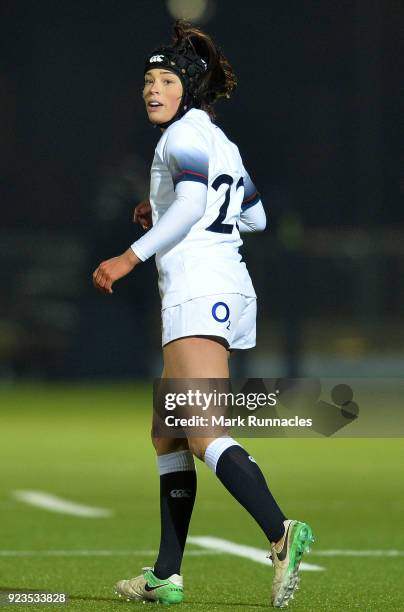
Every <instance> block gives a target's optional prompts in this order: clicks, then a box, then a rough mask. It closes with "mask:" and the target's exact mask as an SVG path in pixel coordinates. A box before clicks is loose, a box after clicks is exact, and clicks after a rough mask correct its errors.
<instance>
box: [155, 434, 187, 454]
mask: <svg viewBox="0 0 404 612" xmlns="http://www.w3.org/2000/svg"><path fill="white" fill-rule="evenodd" d="M151 439H152V444H153V446H154V449H155V451H156V453H157V455H167V454H168V453H175V452H176V451H180V450H188V442H187V440H186V439H181V438H159V437H157V436H155V435H153V433H152V435H151Z"/></svg>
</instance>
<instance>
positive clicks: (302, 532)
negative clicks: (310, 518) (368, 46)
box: [270, 520, 314, 608]
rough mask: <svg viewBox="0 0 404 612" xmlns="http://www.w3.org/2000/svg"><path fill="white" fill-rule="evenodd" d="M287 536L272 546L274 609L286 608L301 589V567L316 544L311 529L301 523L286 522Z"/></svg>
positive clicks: (272, 600)
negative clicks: (313, 543)
mask: <svg viewBox="0 0 404 612" xmlns="http://www.w3.org/2000/svg"><path fill="white" fill-rule="evenodd" d="M284 525H285V534H284V536H283V538H282V539H281V540H280V541H279V542H277V543H276V544H272V545H271V554H270V558H271V559H272V564H273V566H274V572H275V574H274V578H273V582H272V596H271V602H272V605H273V607H274V608H286V606H287V605H288V603H289V600H290V599H293V594H294V592H295V591H296V590H297V589H298V588H299V581H300V578H299V575H298V571H299V565H300V561H301V560H302V557H303V554H304V553H305V552H310V544H311V543H312V542H314V538H313V533H312V530H311V527H310V526H309V525H307V523H301V522H300V521H291V520H287V521H284Z"/></svg>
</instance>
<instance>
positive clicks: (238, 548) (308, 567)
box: [187, 536, 324, 572]
mask: <svg viewBox="0 0 404 612" xmlns="http://www.w3.org/2000/svg"><path fill="white" fill-rule="evenodd" d="M187 541H188V542H189V544H195V545H197V546H202V547H203V548H208V549H211V550H216V551H218V552H224V553H228V554H230V555H235V556H237V557H244V558H245V559H250V560H251V561H255V562H256V563H263V564H264V565H271V561H270V560H269V559H268V558H267V557H266V555H267V554H268V551H267V550H264V549H261V548H254V547H253V546H244V545H242V544H236V543H235V542H230V541H229V540H222V539H221V538H213V537H211V536H190V537H188V540H187ZM300 569H301V570H303V571H307V572H321V571H322V570H323V569H324V567H321V566H320V565H313V564H312V563H303V562H302V563H301V564H300Z"/></svg>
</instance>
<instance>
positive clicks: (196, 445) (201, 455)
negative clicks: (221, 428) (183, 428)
mask: <svg viewBox="0 0 404 612" xmlns="http://www.w3.org/2000/svg"><path fill="white" fill-rule="evenodd" d="M207 446H208V440H205V439H204V438H188V447H189V450H190V451H191V453H192V454H193V455H195V457H198V459H200V460H201V461H204V460H205V451H206V447H207Z"/></svg>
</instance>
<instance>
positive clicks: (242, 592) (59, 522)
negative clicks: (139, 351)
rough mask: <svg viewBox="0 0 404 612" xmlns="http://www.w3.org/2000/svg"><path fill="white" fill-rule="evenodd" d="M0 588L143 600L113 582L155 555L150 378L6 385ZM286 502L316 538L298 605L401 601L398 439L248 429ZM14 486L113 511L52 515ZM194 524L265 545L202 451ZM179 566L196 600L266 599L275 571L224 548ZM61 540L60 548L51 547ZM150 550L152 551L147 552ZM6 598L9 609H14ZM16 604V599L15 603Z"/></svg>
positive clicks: (189, 602)
mask: <svg viewBox="0 0 404 612" xmlns="http://www.w3.org/2000/svg"><path fill="white" fill-rule="evenodd" d="M0 406H1V408H0V410H1V412H0V427H1V439H0V518H1V525H2V529H1V533H2V535H1V549H0V576H1V577H0V592H4V591H12V590H23V589H25V590H30V589H31V590H46V591H52V592H66V593H67V594H68V595H69V598H70V600H69V603H68V604H67V605H66V606H56V605H54V604H52V605H29V606H28V605H15V606H14V607H15V608H16V609H24V610H25V609H27V610H31V609H32V610H50V609H52V610H54V609H60V610H82V611H90V610H100V611H101V610H108V611H109V612H114V611H115V610H116V611H118V610H119V611H121V612H125V611H127V610H136V609H142V610H143V609H144V608H142V607H141V606H142V604H135V603H132V602H131V603H128V602H122V601H120V600H117V599H116V597H115V596H114V594H113V589H112V586H113V584H114V582H115V581H116V580H118V579H120V578H125V577H130V576H133V575H136V574H138V573H140V569H141V567H142V566H145V565H151V564H153V562H154V560H155V554H154V553H153V552H152V551H153V550H156V549H157V546H158V538H159V528H160V527H159V513H158V510H159V504H158V487H159V482H158V477H157V470H156V462H155V457H154V451H153V449H152V446H151V443H150V441H149V430H150V413H151V408H150V406H151V388H149V387H140V386H123V385H106V386H72V387H67V386H49V387H47V386H21V387H15V388H9V389H3V390H2V391H1V392H0ZM243 443H244V446H245V447H246V448H247V449H248V451H249V452H250V453H251V454H253V455H254V457H255V458H256V460H257V462H258V463H259V465H260V466H261V468H262V470H263V472H264V473H265V475H266V477H267V478H268V482H269V485H270V487H271V489H272V491H273V493H274V495H275V497H276V498H277V499H278V501H279V502H280V505H281V507H282V508H283V510H284V512H285V513H286V514H287V515H288V516H290V517H292V518H298V519H301V520H305V521H307V522H309V523H310V524H311V525H312V527H313V530H314V533H315V536H316V544H315V547H314V549H313V553H312V554H311V555H308V556H307V557H306V558H305V560H307V562H309V563H314V564H317V565H321V566H323V567H324V568H325V569H324V571H323V572H303V573H302V584H301V589H300V591H299V592H298V593H297V595H296V598H295V599H294V600H293V601H292V602H291V603H290V605H289V608H288V609H290V610H291V611H292V612H293V610H296V611H297V610H306V611H310V612H313V611H317V610H330V611H336V610H341V611H346V610H362V611H364V610H366V611H373V610H374V611H377V612H379V611H381V610H397V611H398V610H404V586H403V584H404V581H403V578H402V577H403V574H404V556H402V555H403V554H404V553H403V552H402V551H404V530H403V529H402V525H403V508H404V490H403V484H402V483H403V478H402V465H403V447H404V445H403V441H402V440H401V439H389V440H386V439H379V440H377V439H373V440H371V439H357V440H355V439H311V440H308V439H305V440H303V439H300V440H297V439H295V440H293V439H258V440H257V439H248V440H244V441H243ZM15 490H35V491H44V492H47V493H50V494H52V495H56V496H59V497H61V498H63V499H67V500H71V501H74V502H76V503H81V504H85V505H88V506H95V507H100V508H107V509H110V510H111V511H112V512H113V515H112V517H110V518H83V517H78V516H70V515H67V514H56V513H54V512H50V511H46V510H44V509H40V508H36V507H33V506H30V505H27V504H25V503H22V502H20V501H18V500H16V499H15V497H13V491H15ZM190 534H191V535H194V536H195V535H198V536H200V535H209V536H215V537H220V538H224V539H227V540H230V541H232V542H236V543H238V544H244V545H248V546H255V547H258V548H265V547H266V542H265V538H264V537H263V536H262V534H261V532H260V530H259V528H258V527H257V526H256V525H255V523H254V521H253V520H252V519H251V518H250V517H249V515H248V514H247V513H246V512H245V510H244V509H243V508H241V507H239V506H238V504H237V503H236V502H235V501H234V500H233V499H232V498H231V496H230V495H229V493H228V492H227V491H226V490H225V489H224V488H223V487H222V486H221V484H220V483H219V482H218V481H217V480H216V479H215V477H214V476H213V474H212V473H211V472H210V471H209V470H208V469H207V468H206V467H205V466H204V465H203V464H201V463H199V462H198V497H197V502H196V507H195V511H194V515H193V518H192V523H191V528H190ZM335 549H337V550H341V549H342V550H344V551H347V550H353V551H368V550H373V551H374V550H380V549H381V550H387V549H394V550H398V551H401V555H396V556H379V557H377V556H374V557H369V556H362V557H360V556H345V557H344V556H320V555H319V554H318V553H319V552H320V551H325V550H335ZM197 550H201V549H199V548H198V547H196V546H191V545H189V546H188V548H187V551H186V554H185V558H184V563H183V567H182V573H183V574H184V577H185V603H184V604H182V605H181V606H178V609H187V610H209V611H210V610H223V611H230V610H233V609H234V610H240V611H244V610H255V611H258V610H261V609H262V610H263V609H265V608H268V607H269V597H270V584H271V578H272V569H271V568H268V567H266V566H264V565H260V564H258V563H255V562H253V561H249V560H247V559H243V558H239V557H235V556H232V555H228V554H206V555H205V554H203V555H199V554H198V553H197V554H195V552H194V551H197ZM55 551H59V552H57V553H55ZM142 551H144V552H142ZM5 609H6V608H5ZM11 609H12V608H11Z"/></svg>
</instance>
